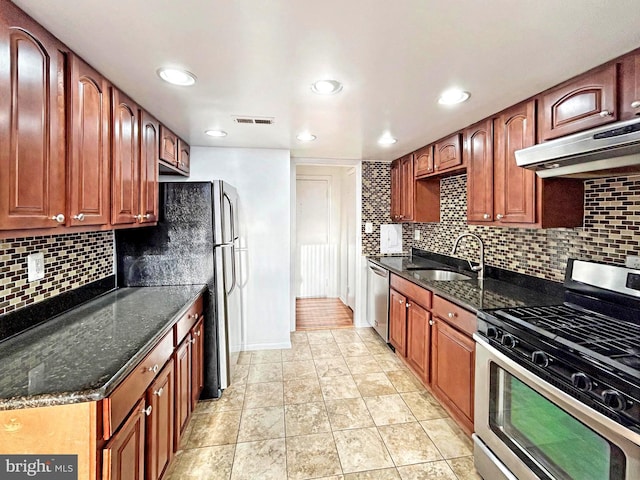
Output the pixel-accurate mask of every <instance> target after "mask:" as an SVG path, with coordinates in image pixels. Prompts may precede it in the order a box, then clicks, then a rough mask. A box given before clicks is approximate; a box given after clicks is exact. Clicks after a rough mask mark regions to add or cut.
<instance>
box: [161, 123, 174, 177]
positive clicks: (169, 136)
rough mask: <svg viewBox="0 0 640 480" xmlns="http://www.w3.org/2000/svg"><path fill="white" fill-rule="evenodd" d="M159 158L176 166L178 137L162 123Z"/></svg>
mask: <svg viewBox="0 0 640 480" xmlns="http://www.w3.org/2000/svg"><path fill="white" fill-rule="evenodd" d="M160 160H162V161H164V162H167V163H168V164H170V165H173V166H174V167H177V166H178V137H177V136H176V134H175V133H173V132H172V131H171V130H169V129H168V128H167V127H165V126H164V125H160Z"/></svg>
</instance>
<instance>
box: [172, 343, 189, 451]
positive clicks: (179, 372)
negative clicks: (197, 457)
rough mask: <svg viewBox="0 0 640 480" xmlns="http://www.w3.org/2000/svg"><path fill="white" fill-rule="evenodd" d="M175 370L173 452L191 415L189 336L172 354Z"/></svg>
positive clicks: (176, 448) (178, 446)
mask: <svg viewBox="0 0 640 480" xmlns="http://www.w3.org/2000/svg"><path fill="white" fill-rule="evenodd" d="M174 363H175V370H176V395H175V402H176V403H175V417H174V418H175V430H174V443H173V448H174V451H177V450H178V449H179V448H180V439H181V438H182V435H183V434H184V430H185V428H186V427H187V423H188V421H189V415H190V414H191V335H190V334H189V335H187V336H186V338H185V339H184V340H183V341H182V343H181V344H180V346H179V347H178V349H177V350H176V352H175V353H174Z"/></svg>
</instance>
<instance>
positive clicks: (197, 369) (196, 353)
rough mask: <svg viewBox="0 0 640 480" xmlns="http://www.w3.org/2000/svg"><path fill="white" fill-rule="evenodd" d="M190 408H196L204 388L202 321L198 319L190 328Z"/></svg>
mask: <svg viewBox="0 0 640 480" xmlns="http://www.w3.org/2000/svg"><path fill="white" fill-rule="evenodd" d="M191 338H192V340H193V343H192V344H191V410H193V409H195V408H196V403H198V400H200V394H201V393H202V389H203V388H204V322H203V320H200V321H199V322H198V323H196V325H195V326H194V327H193V329H192V330H191Z"/></svg>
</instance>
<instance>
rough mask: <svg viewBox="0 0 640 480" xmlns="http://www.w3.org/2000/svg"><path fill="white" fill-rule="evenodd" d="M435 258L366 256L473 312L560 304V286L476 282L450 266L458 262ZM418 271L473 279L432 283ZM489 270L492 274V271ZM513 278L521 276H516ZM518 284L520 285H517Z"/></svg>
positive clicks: (486, 280)
mask: <svg viewBox="0 0 640 480" xmlns="http://www.w3.org/2000/svg"><path fill="white" fill-rule="evenodd" d="M434 257H435V256H434ZM438 257H440V258H438V260H441V261H438V260H434V259H433V258H424V257H421V256H416V255H413V256H411V257H369V260H371V261H373V262H374V263H376V264H378V265H380V266H381V267H383V268H385V269H387V270H389V271H390V272H392V273H394V274H395V275H398V276H400V277H402V278H405V279H407V280H409V281H411V282H413V283H415V284H416V285H419V286H421V287H424V288H426V289H428V290H431V291H432V292H433V293H434V294H436V295H438V296H440V297H442V298H445V299H447V300H449V301H451V302H453V303H455V304H456V305H459V306H460V307H462V308H465V309H467V310H470V311H472V312H474V313H476V312H477V311H478V310H490V309H496V308H505V307H517V306H522V305H528V306H534V305H556V304H558V303H562V301H563V298H562V294H561V291H562V288H561V284H557V286H555V285H551V288H539V285H538V283H540V282H545V283H555V282H547V281H544V280H540V279H534V278H532V277H531V280H530V281H531V285H530V286H522V284H525V285H526V283H527V279H526V278H525V279H524V280H523V281H520V282H517V283H516V282H510V281H504V280H498V279H495V278H491V277H489V278H485V279H484V280H483V281H482V282H480V281H479V280H478V279H477V275H476V274H475V273H472V272H470V271H468V270H463V269H462V268H461V267H460V266H459V260H457V259H455V260H454V262H453V263H458V265H457V266H455V265H452V264H446V263H443V261H445V260H447V259H444V258H442V256H438ZM465 263H466V262H465ZM419 269H443V270H453V271H457V272H460V273H464V274H467V275H469V276H471V277H473V278H472V279H471V280H453V281H434V280H428V279H426V278H425V277H424V274H421V272H420V270H419ZM487 270H490V269H487ZM492 270H493V271H495V270H496V269H492ZM513 275H518V276H519V277H525V276H524V275H520V274H513ZM518 283H520V285H519V284H518ZM546 287H548V285H546Z"/></svg>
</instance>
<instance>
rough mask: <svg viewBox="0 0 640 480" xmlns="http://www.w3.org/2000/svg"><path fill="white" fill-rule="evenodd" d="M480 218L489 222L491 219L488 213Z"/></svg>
mask: <svg viewBox="0 0 640 480" xmlns="http://www.w3.org/2000/svg"><path fill="white" fill-rule="evenodd" d="M482 218H484V219H485V220H489V219H490V218H491V215H489V214H488V213H485V214H484V215H483V216H482Z"/></svg>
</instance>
